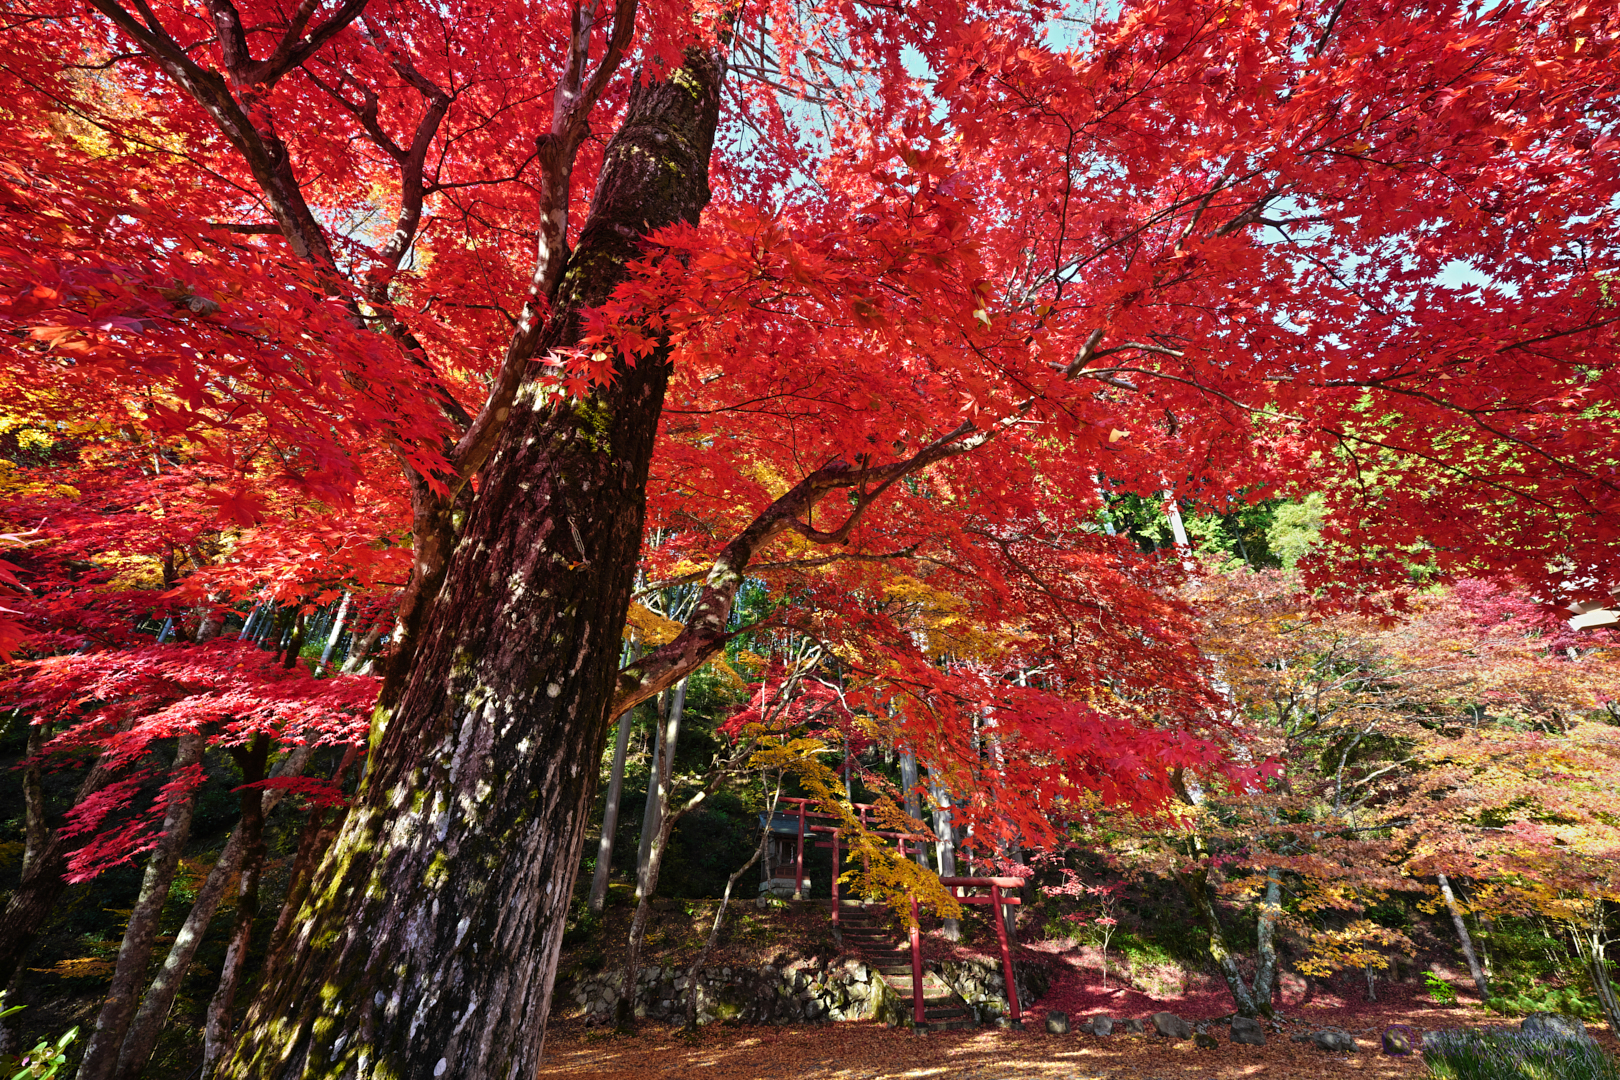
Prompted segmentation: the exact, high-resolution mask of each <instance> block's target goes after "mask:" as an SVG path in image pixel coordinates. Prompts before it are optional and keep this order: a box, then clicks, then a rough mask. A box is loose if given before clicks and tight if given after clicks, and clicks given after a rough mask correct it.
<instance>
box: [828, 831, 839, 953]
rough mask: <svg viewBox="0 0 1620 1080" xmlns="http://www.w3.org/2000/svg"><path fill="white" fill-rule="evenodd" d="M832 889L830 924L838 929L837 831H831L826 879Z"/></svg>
mask: <svg viewBox="0 0 1620 1080" xmlns="http://www.w3.org/2000/svg"><path fill="white" fill-rule="evenodd" d="M827 880H828V885H829V886H830V887H831V889H832V924H833V929H834V930H837V929H838V830H837V829H834V830H833V831H832V874H831V876H830V877H829V878H828V879H827Z"/></svg>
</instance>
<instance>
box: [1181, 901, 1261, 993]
mask: <svg viewBox="0 0 1620 1080" xmlns="http://www.w3.org/2000/svg"><path fill="white" fill-rule="evenodd" d="M1176 880H1177V881H1178V882H1179V883H1180V885H1181V888H1182V891H1183V892H1185V893H1186V894H1187V899H1188V900H1189V901H1190V902H1191V903H1192V906H1193V910H1194V911H1196V912H1197V913H1198V917H1199V918H1200V919H1201V920H1202V921H1203V923H1204V928H1205V930H1207V931H1208V932H1209V953H1210V956H1211V957H1213V958H1214V960H1215V964H1216V966H1217V967H1219V968H1220V969H1221V976H1222V977H1223V978H1224V979H1225V980H1226V986H1227V989H1229V990H1230V991H1231V992H1232V1001H1233V1002H1234V1003H1235V1004H1236V1005H1237V1011H1238V1014H1239V1015H1240V1016H1262V1015H1264V1016H1272V1015H1275V1013H1274V1010H1273V1009H1272V1006H1271V999H1270V998H1266V999H1264V1000H1260V999H1259V998H1258V997H1257V996H1256V995H1255V994H1254V993H1253V991H1251V990H1250V989H1249V984H1248V983H1247V982H1246V981H1245V980H1244V978H1243V972H1242V971H1241V970H1239V968H1238V964H1237V957H1235V956H1233V955H1232V950H1231V949H1229V948H1227V945H1226V931H1225V930H1224V929H1223V928H1222V927H1221V916H1220V912H1218V911H1216V910H1215V901H1214V900H1213V899H1212V898H1211V897H1210V894H1209V876H1208V874H1206V873H1205V872H1204V871H1202V870H1199V871H1196V872H1193V873H1180V874H1177V875H1176Z"/></svg>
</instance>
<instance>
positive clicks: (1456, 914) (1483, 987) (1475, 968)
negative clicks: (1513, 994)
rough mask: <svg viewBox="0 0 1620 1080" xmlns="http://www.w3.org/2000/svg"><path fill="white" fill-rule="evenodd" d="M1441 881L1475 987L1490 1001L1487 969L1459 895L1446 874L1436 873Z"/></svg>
mask: <svg viewBox="0 0 1620 1080" xmlns="http://www.w3.org/2000/svg"><path fill="white" fill-rule="evenodd" d="M1434 878H1435V880H1436V881H1438V882H1439V883H1440V896H1441V899H1443V900H1445V902H1446V910H1447V911H1449V912H1450V913H1451V925H1452V926H1455V927H1456V928H1457V940H1458V941H1460V942H1462V952H1463V959H1465V960H1467V961H1468V974H1470V975H1472V976H1473V977H1474V987H1475V988H1476V989H1477V990H1479V1000H1480V1001H1488V1000H1490V996H1491V984H1490V983H1489V982H1488V981H1487V980H1486V978H1485V969H1484V968H1482V967H1480V966H1479V957H1478V956H1476V955H1475V954H1474V939H1473V938H1471V937H1469V936H1468V924H1466V923H1465V922H1463V917H1462V909H1461V908H1460V907H1458V906H1457V897H1456V895H1455V894H1454V893H1453V892H1452V891H1451V882H1450V881H1447V880H1446V875H1444V874H1436V875H1434Z"/></svg>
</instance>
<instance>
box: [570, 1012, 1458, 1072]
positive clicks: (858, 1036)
mask: <svg viewBox="0 0 1620 1080" xmlns="http://www.w3.org/2000/svg"><path fill="white" fill-rule="evenodd" d="M1030 1026H1031V1028H1039V1025H1037V1024H1031V1025H1030ZM1425 1072H1426V1070H1424V1068H1423V1066H1422V1063H1421V1062H1420V1061H1417V1060H1414V1059H1413V1058H1390V1057H1384V1056H1382V1055H1378V1054H1373V1053H1369V1052H1365V1051H1364V1052H1362V1053H1360V1054H1355V1055H1333V1054H1326V1053H1322V1052H1321V1051H1317V1050H1315V1049H1307V1048H1305V1047H1302V1046H1300V1045H1299V1044H1297V1043H1291V1042H1288V1041H1286V1040H1281V1041H1279V1040H1278V1039H1277V1038H1276V1037H1275V1036H1273V1037H1272V1039H1271V1041H1270V1043H1269V1044H1268V1045H1267V1046H1264V1047H1254V1046H1232V1045H1228V1044H1226V1043H1225V1042H1223V1043H1222V1045H1221V1046H1220V1048H1219V1049H1217V1050H1197V1049H1195V1048H1194V1047H1193V1045H1192V1044H1191V1043H1190V1042H1188V1043H1177V1044H1169V1043H1166V1042H1165V1041H1163V1040H1160V1039H1156V1038H1152V1037H1148V1036H1112V1037H1110V1038H1108V1039H1097V1038H1094V1037H1092V1036H1089V1035H1075V1034H1070V1035H1048V1034H1046V1033H1045V1031H1044V1030H1026V1031H998V1030H995V1029H993V1028H981V1029H979V1030H976V1031H946V1032H934V1033H931V1034H928V1035H924V1036H921V1037H918V1036H915V1035H912V1034H910V1033H909V1032H907V1031H905V1030H904V1029H892V1030H891V1029H889V1028H885V1027H883V1026H881V1025H878V1024H873V1023H868V1022H861V1023H843V1024H827V1025H823V1026H820V1027H792V1028H769V1029H757V1028H756V1029H747V1028H738V1029H732V1030H729V1031H704V1032H703V1033H702V1034H701V1035H700V1036H699V1037H698V1038H697V1039H696V1040H693V1041H687V1040H685V1039H683V1038H681V1037H680V1036H679V1035H677V1034H675V1033H673V1032H671V1031H669V1030H668V1029H664V1030H659V1031H656V1032H655V1031H648V1032H644V1033H642V1034H639V1035H635V1036H611V1035H595V1034H592V1035H578V1034H576V1035H573V1036H571V1037H570V1036H563V1037H561V1038H553V1039H548V1040H547V1045H546V1059H545V1064H543V1065H542V1066H541V1068H540V1072H539V1076H540V1077H541V1078H549V1077H575V1076H592V1077H600V1078H602V1080H631V1078H640V1077H658V1078H660V1080H720V1078H725V1080H753V1078H755V1077H758V1078H760V1080H767V1078H769V1080H891V1078H892V1080H1035V1078H1037V1077H1038V1078H1041V1080H1209V1078H1217V1080H1239V1078H1243V1077H1251V1076H1252V1077H1260V1076H1263V1077H1266V1078H1268V1080H1282V1078H1293V1077H1324V1078H1335V1077H1345V1078H1350V1077H1354V1078H1356V1080H1385V1078H1391V1080H1393V1078H1395V1077H1409V1076H1410V1077H1417V1076H1423V1075H1425Z"/></svg>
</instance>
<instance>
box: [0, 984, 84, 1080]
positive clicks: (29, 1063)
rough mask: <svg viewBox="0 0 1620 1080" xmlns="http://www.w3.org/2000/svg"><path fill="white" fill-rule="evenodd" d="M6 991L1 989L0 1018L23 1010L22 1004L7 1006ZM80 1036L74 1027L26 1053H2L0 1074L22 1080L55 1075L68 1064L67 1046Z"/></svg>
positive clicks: (40, 1042) (42, 1040) (40, 1043)
mask: <svg viewBox="0 0 1620 1080" xmlns="http://www.w3.org/2000/svg"><path fill="white" fill-rule="evenodd" d="M5 997H6V995H5V992H4V991H0V1019H3V1018H5V1017H7V1016H11V1015H12V1014H13V1013H18V1012H21V1011H22V1008H23V1007H22V1006H21V1005H13V1006H11V1007H10V1008H9V1009H8V1008H5V1007H4V1006H5ZM78 1037H79V1029H78V1028H74V1029H73V1030H71V1031H69V1032H68V1033H67V1034H66V1035H63V1036H62V1037H61V1038H59V1039H57V1040H56V1041H55V1042H54V1043H53V1042H51V1040H49V1039H41V1040H40V1041H39V1045H38V1046H36V1047H34V1048H33V1049H32V1050H30V1051H28V1052H27V1053H25V1054H4V1055H0V1076H7V1077H11V1078H12V1080H20V1078H22V1077H30V1078H32V1077H40V1078H42V1080H44V1078H49V1077H52V1076H55V1075H56V1074H57V1072H58V1071H60V1070H61V1068H62V1066H64V1065H66V1064H67V1048H68V1046H69V1045H70V1044H71V1043H72V1042H73V1040H74V1039H76V1038H78Z"/></svg>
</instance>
